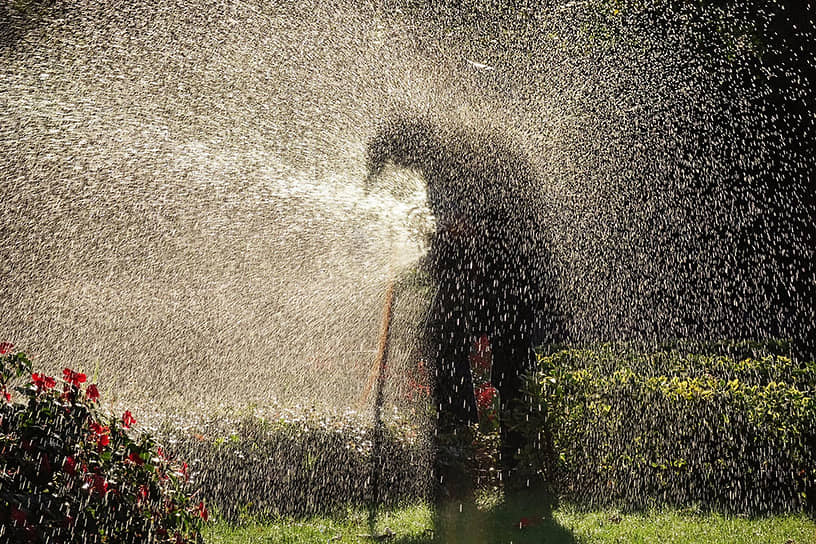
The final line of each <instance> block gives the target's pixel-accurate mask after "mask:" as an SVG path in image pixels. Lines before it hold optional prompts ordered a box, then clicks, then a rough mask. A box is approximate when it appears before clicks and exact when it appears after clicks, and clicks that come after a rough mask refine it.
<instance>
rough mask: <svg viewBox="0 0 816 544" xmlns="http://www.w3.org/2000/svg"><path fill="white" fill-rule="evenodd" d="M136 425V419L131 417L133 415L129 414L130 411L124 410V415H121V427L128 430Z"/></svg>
mask: <svg viewBox="0 0 816 544" xmlns="http://www.w3.org/2000/svg"><path fill="white" fill-rule="evenodd" d="M135 424H136V418H135V417H133V414H131V413H130V410H125V413H124V414H122V427H124V428H125V429H130V426H131V425H135Z"/></svg>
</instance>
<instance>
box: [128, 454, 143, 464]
mask: <svg viewBox="0 0 816 544" xmlns="http://www.w3.org/2000/svg"><path fill="white" fill-rule="evenodd" d="M127 458H128V461H130V462H131V463H134V464H136V465H138V466H142V465H144V459H142V456H141V455H139V454H138V453H136V452H135V451H132V452H130V455H128V457H127Z"/></svg>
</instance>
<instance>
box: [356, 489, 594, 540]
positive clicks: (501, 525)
mask: <svg viewBox="0 0 816 544" xmlns="http://www.w3.org/2000/svg"><path fill="white" fill-rule="evenodd" d="M552 511H553V508H552V505H551V501H549V500H548V498H547V496H546V495H544V494H541V493H535V492H528V493H523V494H517V495H514V496H512V497H510V498H509V499H506V500H505V501H504V502H502V503H500V504H497V505H495V506H492V507H489V508H485V507H477V505H476V503H475V502H474V501H472V500H471V501H469V502H455V501H454V502H446V503H444V504H441V505H437V506H436V507H434V508H433V518H432V523H431V528H429V529H427V530H426V531H425V532H424V533H423V534H410V535H406V534H402V535H400V534H399V527H394V529H396V530H397V531H396V534H394V535H392V536H389V537H388V539H387V541H388V542H391V543H396V544H436V543H444V544H460V543H461V544H472V543H490V544H500V543H508V544H510V543H512V544H525V543H541V542H546V543H547V544H576V543H577V542H578V540H577V539H576V538H575V537H574V536H573V534H572V532H571V531H570V530H568V529H567V528H565V527H562V526H561V525H559V524H558V522H556V521H555V520H554V519H553V516H552ZM378 536H379V538H377V537H375V538H371V539H370V540H371V541H372V542H373V541H376V540H384V535H383V534H382V533H379V535H378Z"/></svg>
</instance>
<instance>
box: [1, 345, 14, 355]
mask: <svg viewBox="0 0 816 544" xmlns="http://www.w3.org/2000/svg"><path fill="white" fill-rule="evenodd" d="M13 347H14V344H12V343H11V342H0V355H6V354H7V353H8V352H10V351H11V348H13Z"/></svg>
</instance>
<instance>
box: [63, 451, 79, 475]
mask: <svg viewBox="0 0 816 544" xmlns="http://www.w3.org/2000/svg"><path fill="white" fill-rule="evenodd" d="M62 470H63V471H64V472H65V473H66V474H70V475H71V476H73V475H74V474H76V460H75V459H74V458H73V457H71V456H70V455H69V456H68V457H66V458H65V461H64V462H63V463H62Z"/></svg>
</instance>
